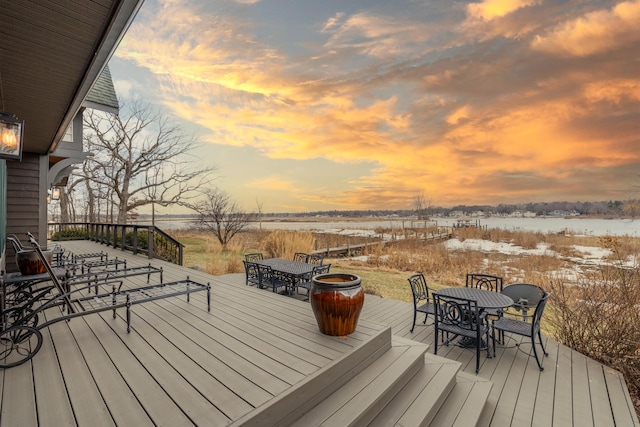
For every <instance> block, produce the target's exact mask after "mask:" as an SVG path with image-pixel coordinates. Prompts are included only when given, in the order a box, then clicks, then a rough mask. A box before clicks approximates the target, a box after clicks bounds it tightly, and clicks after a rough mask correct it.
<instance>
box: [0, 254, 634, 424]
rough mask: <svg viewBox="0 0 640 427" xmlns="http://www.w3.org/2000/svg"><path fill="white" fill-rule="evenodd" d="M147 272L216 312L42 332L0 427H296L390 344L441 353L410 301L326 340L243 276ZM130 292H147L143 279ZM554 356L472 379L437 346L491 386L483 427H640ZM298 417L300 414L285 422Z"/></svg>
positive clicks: (7, 375)
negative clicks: (185, 289) (182, 287)
mask: <svg viewBox="0 0 640 427" xmlns="http://www.w3.org/2000/svg"><path fill="white" fill-rule="evenodd" d="M63 246H64V247H65V248H67V249H68V250H70V251H72V252H74V253H88V252H99V251H101V250H102V251H105V252H108V253H109V256H110V257H115V256H116V255H117V256H118V258H126V259H127V265H128V267H136V266H142V265H147V264H148V263H149V260H148V259H146V258H145V257H142V256H136V255H131V254H127V253H124V252H121V251H119V250H114V249H112V248H108V247H105V246H101V245H98V244H95V243H91V242H86V241H74V242H65V243H64V244H63ZM151 264H152V265H154V266H158V267H163V269H164V282H169V281H173V280H179V279H184V278H186V276H189V277H190V278H191V279H192V280H195V281H199V282H202V283H207V282H210V283H211V285H212V295H211V296H212V299H211V312H210V313H208V312H207V311H206V301H205V297H206V294H205V293H202V292H199V293H195V294H192V295H191V302H190V303H187V302H186V301H185V300H184V299H183V298H169V299H165V300H159V301H154V302H151V303H146V304H141V305H137V306H134V307H133V310H132V312H133V315H132V325H131V326H132V331H131V333H130V334H127V332H126V324H125V321H124V319H123V316H124V311H123V312H121V313H119V315H118V318H116V319H112V317H111V313H110V312H105V313H100V314H97V313H95V314H89V315H87V316H85V317H82V318H78V319H74V320H72V321H70V322H64V321H63V322H59V323H56V324H54V325H52V326H50V327H49V328H47V329H44V330H42V332H43V335H44V338H45V340H44V344H43V346H42V349H41V350H40V352H39V353H38V354H37V355H36V356H35V357H34V358H33V359H32V360H31V361H30V362H27V363H25V364H23V365H20V366H18V367H14V368H11V369H6V370H4V371H1V372H0V392H1V396H2V401H1V408H0V426H18V425H20V426H22V425H24V426H31V425H41V426H46V425H51V426H61V425H78V426H101V425H135V426H142V425H168V426H182V425H206V426H213V425H268V424H280V425H286V424H290V422H288V421H287V420H291V421H293V420H295V419H297V418H296V417H298V416H302V415H304V414H307V412H309V414H307V415H306V416H307V417H316V415H315V414H314V413H313V412H310V410H311V409H312V408H313V407H312V406H310V405H312V404H314V403H317V402H319V401H320V400H321V399H324V398H326V397H327V396H328V395H331V394H332V392H333V390H335V389H337V388H338V387H340V386H341V385H342V384H344V382H345V381H347V380H348V378H350V377H353V376H354V375H356V374H358V372H360V371H362V370H363V369H364V368H363V367H360V365H359V363H360V362H359V361H361V360H363V359H366V358H373V357H376V355H378V354H381V353H383V352H386V351H387V350H389V344H388V342H389V341H390V340H389V339H388V338H389V335H390V333H393V334H394V335H395V336H397V337H398V338H397V340H401V343H400V344H394V349H395V351H396V352H397V353H398V354H399V356H398V358H400V357H403V356H401V355H400V354H401V353H402V352H404V351H405V350H404V348H405V347H406V348H407V349H408V350H406V354H409V353H410V352H411V351H413V352H414V353H416V354H418V355H419V354H420V353H419V351H420V350H419V349H416V348H414V349H411V348H410V347H411V346H408V345H406V343H407V342H408V341H407V340H406V339H407V338H408V339H410V340H413V341H418V342H422V343H425V344H428V345H431V344H432V341H433V331H432V329H433V328H432V327H431V326H417V327H416V329H415V331H414V333H413V334H411V333H410V332H409V327H410V322H411V319H412V305H411V304H408V303H405V302H400V301H394V300H389V299H384V298H379V297H374V296H371V295H367V296H366V299H365V306H364V309H363V313H362V315H361V318H360V322H359V325H358V329H357V331H356V332H355V333H354V334H352V335H350V336H349V337H346V338H341V337H328V336H325V335H322V334H320V333H319V332H318V330H317V326H316V324H315V319H314V318H313V314H312V312H311V309H310V307H309V304H308V303H306V302H303V301H300V300H297V299H294V298H289V297H285V296H281V295H277V294H273V293H271V292H267V291H265V290H258V289H255V288H253V287H247V286H245V285H244V274H234V275H225V276H217V277H214V276H210V275H207V274H204V273H202V272H198V271H195V270H190V269H187V268H184V267H180V266H175V265H172V264H168V263H164V262H162V261H158V260H152V261H151ZM151 280H152V281H153V280H157V279H155V278H154V277H153V276H152V278H151ZM129 282H130V285H131V286H141V285H143V284H146V277H145V276H138V277H134V278H131V279H130V280H129ZM50 315H51V316H54V315H55V313H51V314H50ZM396 345H397V347H396ZM547 345H548V347H549V352H550V356H549V357H548V358H546V359H545V361H544V366H545V371H544V372H540V371H539V370H538V369H537V366H536V363H535V360H534V359H533V358H532V357H531V358H529V357H527V354H524V353H523V352H522V351H518V350H517V349H515V348H513V347H510V348H504V349H499V351H498V355H497V357H496V358H493V359H485V358H484V357H483V358H482V366H481V368H480V374H479V376H478V377H479V378H478V377H475V374H474V375H473V376H471V375H468V373H474V371H475V369H474V368H475V367H474V362H473V357H474V356H473V353H472V352H471V351H468V350H464V349H460V348H458V347H453V346H452V347H441V351H440V353H439V356H444V357H446V358H447V359H449V360H452V361H457V362H459V363H461V364H462V369H463V371H464V373H460V374H458V376H459V378H461V379H462V381H461V382H467V383H468V384H469V389H470V390H471V388H472V387H473V385H472V384H474V381H473V378H478V379H483V380H482V381H484V380H489V381H490V382H491V383H492V384H493V386H492V387H491V388H490V390H489V388H488V387H484V389H485V390H486V392H487V393H488V399H487V403H486V405H484V406H483V407H481V408H480V410H481V411H482V412H481V419H480V422H479V423H478V424H479V425H487V426H488V425H492V426H504V425H514V426H520V425H536V426H571V425H573V426H614V425H615V426H640V424H639V423H638V419H637V416H636V415H635V413H634V412H633V406H632V404H631V401H630V398H629V395H628V392H627V389H626V385H625V383H624V381H623V379H622V377H621V375H619V374H618V373H617V372H615V371H611V370H609V369H607V368H606V367H603V366H602V365H601V364H599V363H596V362H594V361H591V360H589V359H587V358H585V357H584V356H582V355H580V354H579V353H576V352H574V351H572V350H570V349H568V348H567V347H564V346H562V345H558V344H557V343H555V342H553V341H552V340H548V341H547ZM403 346H404V347H403ZM425 348H426V347H425ZM422 351H424V350H422ZM450 363H452V362H450ZM380 369H384V368H380ZM459 382H460V380H459ZM485 384H489V383H488V382H486V381H485ZM479 387H480V388H482V387H483V385H482V383H480V385H479ZM305 402H307V403H305ZM305 405H307V406H305ZM291 407H294V408H295V411H298V412H295V413H292V414H291V415H288V417H289V418H281V416H282V412H283V411H284V410H285V409H287V408H291ZM316 412H317V411H316ZM440 416H441V417H443V416H444V415H443V414H440ZM309 419H311V418H309ZM436 419H438V418H436ZM327 423H328V424H330V423H329V422H327ZM434 423H435V421H434ZM356 424H358V423H356ZM334 425H339V424H334ZM359 425H361V424H359ZM377 425H384V423H381V422H377ZM434 425H435V424H434Z"/></svg>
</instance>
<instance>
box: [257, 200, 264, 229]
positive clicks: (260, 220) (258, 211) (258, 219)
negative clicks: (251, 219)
mask: <svg viewBox="0 0 640 427" xmlns="http://www.w3.org/2000/svg"><path fill="white" fill-rule="evenodd" d="M262 205H263V202H261V201H260V200H258V198H257V197H256V217H257V218H256V219H257V221H258V224H260V230H262V212H263V211H262Z"/></svg>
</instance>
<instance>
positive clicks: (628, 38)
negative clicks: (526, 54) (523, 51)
mask: <svg viewBox="0 0 640 427" xmlns="http://www.w3.org/2000/svg"><path fill="white" fill-rule="evenodd" d="M639 28H640V0H635V1H625V2H621V3H618V4H616V5H615V6H614V7H613V8H611V9H610V10H598V11H594V12H589V13H586V14H584V15H583V16H581V17H579V18H576V19H573V20H570V21H566V22H563V23H562V24H559V25H557V26H556V27H554V28H552V29H551V30H550V31H548V32H547V33H545V34H544V35H539V36H537V37H536V38H535V39H534V40H533V41H532V43H531V47H532V48H533V49H536V50H540V51H544V52H549V53H553V54H560V55H572V56H589V55H594V54H599V53H603V52H607V51H610V50H614V49H618V48H619V47H620V46H623V45H628V44H631V43H634V42H636V43H637V42H638V41H640V31H639Z"/></svg>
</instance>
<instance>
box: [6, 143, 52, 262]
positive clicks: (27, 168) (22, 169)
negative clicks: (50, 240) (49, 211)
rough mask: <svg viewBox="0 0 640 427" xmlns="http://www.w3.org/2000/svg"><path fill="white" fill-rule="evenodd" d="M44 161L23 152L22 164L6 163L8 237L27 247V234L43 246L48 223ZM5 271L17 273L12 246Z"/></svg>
mask: <svg viewBox="0 0 640 427" xmlns="http://www.w3.org/2000/svg"><path fill="white" fill-rule="evenodd" d="M43 158H45V159H46V156H41V155H37V154H31V153H23V156H22V161H21V162H15V161H8V162H7V234H15V235H16V236H17V237H18V238H19V239H20V240H21V241H22V243H23V244H27V237H26V233H27V231H29V232H31V233H32V234H33V235H34V236H35V237H36V239H37V240H38V242H40V243H41V244H44V243H46V234H44V232H43V230H46V221H47V218H46V188H43V187H44V185H43V182H46V169H44V170H45V172H44V173H43V172H42V171H43V168H42V165H43V164H44V163H43V160H42V159H43ZM43 177H44V181H43ZM5 243H6V242H5ZM5 268H6V271H7V272H12V271H18V267H17V265H16V262H15V252H14V250H13V247H12V246H11V245H7V251H6V265H5Z"/></svg>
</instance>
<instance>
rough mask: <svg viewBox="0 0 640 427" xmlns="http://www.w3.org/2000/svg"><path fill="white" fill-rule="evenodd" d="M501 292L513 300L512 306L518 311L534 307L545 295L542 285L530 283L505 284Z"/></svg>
mask: <svg viewBox="0 0 640 427" xmlns="http://www.w3.org/2000/svg"><path fill="white" fill-rule="evenodd" d="M501 293H502V294H504V295H506V296H508V297H509V298H511V299H512V300H513V303H514V304H513V306H512V307H513V308H515V309H516V310H517V311H520V310H525V311H528V310H531V309H533V308H534V307H536V306H537V305H538V302H539V301H540V300H541V299H542V297H543V296H544V290H543V289H542V288H541V287H539V286H536V285H532V284H530V283H514V284H511V285H509V286H505V288H504V289H502V292H501ZM525 314H526V313H525Z"/></svg>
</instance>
